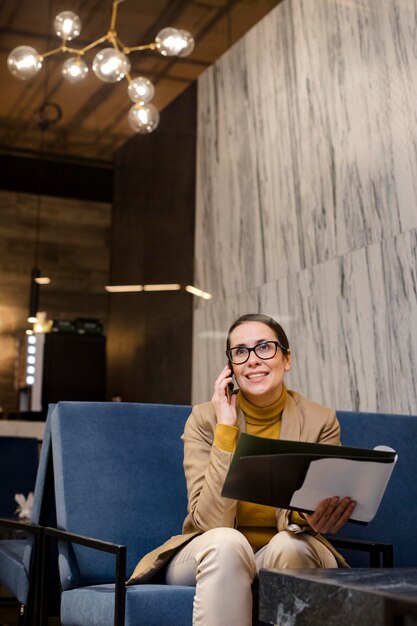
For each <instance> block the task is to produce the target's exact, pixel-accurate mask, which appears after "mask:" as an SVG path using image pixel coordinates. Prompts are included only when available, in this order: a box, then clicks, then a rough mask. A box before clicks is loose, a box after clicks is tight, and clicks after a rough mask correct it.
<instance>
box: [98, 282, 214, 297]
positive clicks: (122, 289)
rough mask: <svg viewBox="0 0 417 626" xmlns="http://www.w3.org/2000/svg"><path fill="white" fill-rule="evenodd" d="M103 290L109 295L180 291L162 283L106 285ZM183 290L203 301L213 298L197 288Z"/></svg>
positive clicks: (189, 287) (173, 285)
mask: <svg viewBox="0 0 417 626" xmlns="http://www.w3.org/2000/svg"><path fill="white" fill-rule="evenodd" d="M105 289H106V291H108V292H109V293H129V292H135V291H179V290H180V289H181V285H180V284H178V283H162V284H154V285H106V287H105ZM184 290H185V291H188V293H191V294H193V295H194V296H198V297H199V298H203V299H204V300H210V299H211V298H212V297H213V296H212V294H211V293H207V291H203V290H202V289H198V287H193V285H187V286H186V287H184Z"/></svg>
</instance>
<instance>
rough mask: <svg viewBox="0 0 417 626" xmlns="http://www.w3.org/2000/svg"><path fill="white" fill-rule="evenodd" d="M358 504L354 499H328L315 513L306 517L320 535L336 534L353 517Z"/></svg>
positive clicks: (322, 502) (323, 501) (321, 503)
mask: <svg viewBox="0 0 417 626" xmlns="http://www.w3.org/2000/svg"><path fill="white" fill-rule="evenodd" d="M355 506H356V502H355V501H354V500H352V498H342V499H339V498H337V497H334V498H326V499H325V500H322V501H321V502H320V504H319V505H318V506H317V508H316V510H315V511H314V513H310V514H309V515H306V519H307V521H308V523H309V524H310V526H311V528H312V529H313V530H315V531H316V532H318V533H336V532H337V531H338V530H340V529H341V528H342V526H344V525H345V524H346V522H347V521H348V519H349V517H350V516H351V515H352V511H353V509H354V508H355Z"/></svg>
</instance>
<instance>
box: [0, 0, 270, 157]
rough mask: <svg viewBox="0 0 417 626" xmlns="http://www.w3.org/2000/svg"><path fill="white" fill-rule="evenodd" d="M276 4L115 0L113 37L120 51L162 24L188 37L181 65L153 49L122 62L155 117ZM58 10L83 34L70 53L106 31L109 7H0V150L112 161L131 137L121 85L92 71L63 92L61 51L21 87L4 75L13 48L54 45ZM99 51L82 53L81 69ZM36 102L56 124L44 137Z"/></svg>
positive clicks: (82, 0) (43, 2) (24, 3)
mask: <svg viewBox="0 0 417 626" xmlns="http://www.w3.org/2000/svg"><path fill="white" fill-rule="evenodd" d="M279 2H280V0H210V1H205V0H203V1H201V2H197V1H196V2H184V1H183V0H168V1H166V0H121V1H120V4H119V6H118V16H117V22H116V31H117V35H118V37H119V38H120V39H121V41H122V42H123V44H124V45H126V46H137V45H141V44H146V43H150V42H152V41H154V39H155V36H156V34H157V33H158V31H159V30H161V29H162V28H164V27H166V26H174V27H177V28H183V29H186V30H188V31H190V32H191V33H192V35H193V37H194V39H195V42H196V43H195V48H194V50H193V52H192V53H191V55H190V56H189V57H186V58H175V57H170V58H169V57H168V58H167V57H162V56H161V55H160V54H158V53H157V52H151V51H144V52H132V53H131V54H130V55H129V60H130V61H131V63H132V70H131V76H132V78H135V77H136V76H140V75H142V76H146V77H147V78H149V79H150V80H151V81H152V82H153V83H154V85H155V96H154V98H153V103H154V104H155V105H156V107H157V108H158V110H159V111H160V112H161V115H163V109H164V108H165V107H166V106H167V105H168V104H169V103H170V102H171V101H172V100H174V98H176V97H177V96H178V95H179V94H180V93H181V92H182V91H183V90H184V89H186V88H187V86H188V85H189V84H190V83H191V82H192V81H193V80H194V79H196V78H197V77H198V76H199V75H200V74H201V73H202V72H204V70H205V69H206V68H207V67H209V66H210V65H211V64H212V63H213V62H214V61H215V60H216V59H217V58H219V57H220V56H221V55H222V54H223V53H224V52H225V51H226V50H227V49H228V48H229V47H230V46H231V45H232V44H233V43H234V42H235V41H237V40H238V39H239V38H240V37H242V35H244V34H245V32H247V31H248V30H249V29H250V28H251V27H252V26H253V25H254V24H255V23H256V22H258V21H259V20H260V19H261V18H262V17H263V16H264V15H266V14H267V13H268V12H269V11H270V10H271V9H272V8H273V7H274V6H275V5H277V4H278V3H279ZM63 10H70V11H74V12H75V13H77V14H78V15H79V16H80V18H81V23H82V29H81V34H80V36H79V38H78V39H75V40H74V41H73V42H70V44H69V45H71V46H73V47H74V48H82V47H84V46H86V45H87V44H89V43H90V42H92V41H95V40H96V39H98V38H99V37H102V36H103V35H105V34H106V33H107V31H108V30H109V25H110V16H111V10H112V0H19V1H16V0H0V55H1V59H0V81H1V85H2V89H1V96H0V152H1V153H3V154H14V155H25V154H33V153H36V152H38V151H39V150H40V149H41V147H42V150H43V151H45V152H48V153H49V154H57V155H58V154H59V155H61V157H62V156H67V157H70V158H74V157H78V158H83V159H85V158H87V159H94V160H96V161H97V160H99V161H111V160H112V159H113V155H114V152H115V150H116V149H117V148H118V147H119V146H120V145H122V144H123V143H124V142H125V141H126V140H127V139H128V138H129V137H130V136H131V135H132V133H133V131H132V130H131V129H130V127H129V125H128V122H127V113H128V111H129V109H130V107H131V105H132V102H131V100H130V99H129V97H128V95H127V82H126V81H125V80H123V81H121V82H120V83H116V84H114V83H113V84H106V83H103V82H101V81H100V80H98V79H97V78H96V77H95V75H94V74H93V72H92V71H90V72H89V73H88V75H87V77H86V79H85V80H84V81H83V82H82V83H81V84H69V83H67V82H66V81H65V79H64V78H63V77H62V75H61V68H62V63H63V61H64V60H65V59H66V58H67V57H68V56H69V55H68V53H65V54H63V53H59V54H56V55H53V56H50V57H48V58H46V59H45V60H44V66H43V68H42V70H41V71H40V72H39V74H38V75H37V76H36V77H35V78H33V79H32V80H29V81H22V80H19V79H18V78H16V77H14V76H12V74H10V72H9V71H8V69H7V56H8V54H9V52H10V51H11V50H12V49H13V48H15V47H16V46H20V45H29V46H32V47H34V48H35V49H36V50H37V51H38V52H39V53H41V54H44V53H45V52H47V51H49V50H52V49H54V48H56V47H57V46H59V45H60V39H59V38H58V37H57V36H56V35H55V34H54V32H53V21H54V18H55V15H56V14H57V13H59V12H60V11H63ZM107 46H108V43H106V44H102V45H101V47H107ZM97 50H98V48H96V49H94V50H91V51H89V52H87V53H86V55H85V57H84V58H85V60H86V61H87V63H88V64H89V65H91V61H92V59H93V57H94V55H95V53H96V52H97ZM44 102H53V103H56V104H57V105H59V107H60V108H61V110H62V118H61V119H60V120H59V122H57V123H55V124H53V125H50V127H49V128H48V129H47V130H46V131H45V132H43V133H42V132H41V131H40V129H39V109H40V107H41V106H42V104H43V103H44ZM155 132H158V131H157V130H156V131H155Z"/></svg>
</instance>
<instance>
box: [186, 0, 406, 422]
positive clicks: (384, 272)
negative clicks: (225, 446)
mask: <svg viewBox="0 0 417 626" xmlns="http://www.w3.org/2000/svg"><path fill="white" fill-rule="evenodd" d="M416 27H417V0H406V1H403V0H367V2H363V0H349V1H347V0H334V1H332V2H329V1H328V0H284V1H283V2H282V3H280V5H278V6H277V7H276V8H275V9H274V10H272V11H271V12H270V13H269V14H268V15H267V16H266V17H265V18H264V19H263V20H262V21H261V22H260V23H259V24H258V25H257V26H256V27H255V28H253V29H252V30H251V31H250V32H249V33H247V35H246V36H245V37H244V38H243V39H242V40H240V41H239V42H238V43H237V44H235V46H234V47H233V48H232V49H231V50H230V51H229V52H228V53H227V54H225V55H224V56H223V57H222V58H221V59H220V60H219V61H218V62H217V63H216V64H215V65H214V66H212V67H211V68H209V70H207V71H206V72H205V73H204V74H203V75H202V76H201V77H200V79H199V81H198V103H199V104H198V106H199V111H198V145H197V215H196V239H195V241H196V247H195V257H196V259H195V270H196V279H195V280H196V284H197V285H198V286H200V287H202V288H203V289H206V290H207V291H210V292H211V293H212V294H213V300H211V301H209V302H207V301H204V302H203V301H201V302H199V303H196V305H195V310H194V366H193V369H194V371H193V401H200V400H205V399H208V398H210V397H211V394H212V383H213V381H214V379H215V378H216V376H217V374H218V371H219V369H220V368H221V367H222V365H223V362H224V355H223V354H224V339H225V335H226V331H227V328H228V327H229V325H230V324H231V322H232V321H233V320H234V319H235V318H236V317H237V316H238V315H240V314H242V313H245V312H248V311H263V312H266V313H270V314H271V315H273V316H275V317H277V318H278V319H280V320H281V321H282V322H283V324H284V326H285V328H286V329H287V330H288V334H289V337H290V342H291V344H292V347H293V352H294V358H293V368H292V371H291V374H290V376H289V379H288V384H289V386H290V387H293V388H297V389H299V390H300V391H301V392H303V393H305V394H307V395H309V396H311V397H312V398H314V399H316V400H317V401H321V402H324V403H327V404H330V405H332V406H335V407H336V408H340V409H361V410H367V411H373V410H378V411H392V412H403V413H414V414H417V393H416V391H417V389H416V380H417V377H416V373H417V372H416V367H417V366H416V363H417V291H416V284H417V279H416V273H417V269H416V238H417V210H416V205H417V176H416V171H417V167H416V166H417V150H416V147H417V123H416V122H417V82H416V81H415V76H416V72H417V52H416V50H417V48H416V45H415V32H416Z"/></svg>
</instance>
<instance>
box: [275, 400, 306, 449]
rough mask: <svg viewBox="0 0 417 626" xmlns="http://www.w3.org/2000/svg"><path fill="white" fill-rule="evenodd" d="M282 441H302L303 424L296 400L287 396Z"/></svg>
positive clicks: (283, 413) (282, 424)
mask: <svg viewBox="0 0 417 626" xmlns="http://www.w3.org/2000/svg"><path fill="white" fill-rule="evenodd" d="M279 438H280V439H284V440H288V441H300V440H301V422H300V418H299V415H298V411H297V407H296V404H295V401H294V399H293V398H292V397H291V396H290V394H288V395H287V402H286V405H285V409H284V410H283V412H282V423H281V434H280V436H279Z"/></svg>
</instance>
